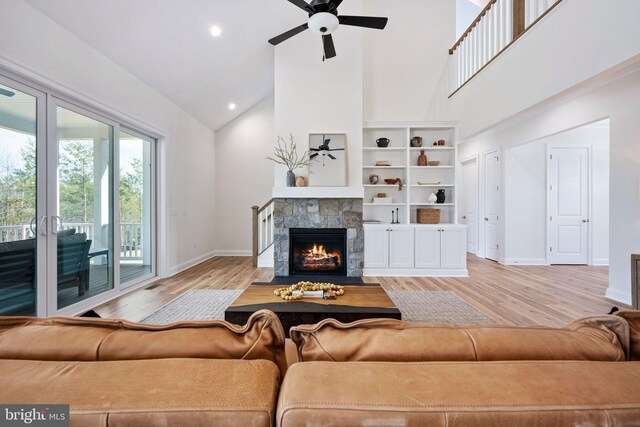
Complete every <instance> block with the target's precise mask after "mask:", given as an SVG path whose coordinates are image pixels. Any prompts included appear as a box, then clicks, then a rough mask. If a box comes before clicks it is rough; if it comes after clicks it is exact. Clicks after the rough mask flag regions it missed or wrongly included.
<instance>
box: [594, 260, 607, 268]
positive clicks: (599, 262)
mask: <svg viewBox="0 0 640 427" xmlns="http://www.w3.org/2000/svg"><path fill="white" fill-rule="evenodd" d="M591 265H593V266H594V267H608V266H609V258H594V259H593V262H592V263H591Z"/></svg>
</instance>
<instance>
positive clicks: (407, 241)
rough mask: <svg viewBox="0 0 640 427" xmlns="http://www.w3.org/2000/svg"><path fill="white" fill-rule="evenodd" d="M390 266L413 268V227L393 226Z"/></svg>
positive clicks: (391, 230) (390, 234) (391, 229)
mask: <svg viewBox="0 0 640 427" xmlns="http://www.w3.org/2000/svg"><path fill="white" fill-rule="evenodd" d="M389 267H391V268H413V227H391V228H390V231H389Z"/></svg>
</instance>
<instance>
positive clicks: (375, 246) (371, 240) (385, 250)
mask: <svg viewBox="0 0 640 427" xmlns="http://www.w3.org/2000/svg"><path fill="white" fill-rule="evenodd" d="M364 266H365V267H366V268H385V267H389V232H388V231H387V229H386V228H365V230H364Z"/></svg>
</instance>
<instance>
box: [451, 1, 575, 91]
mask: <svg viewBox="0 0 640 427" xmlns="http://www.w3.org/2000/svg"><path fill="white" fill-rule="evenodd" d="M560 2H562V0H490V1H489V3H487V5H486V6H485V8H484V9H482V12H480V14H479V15H478V17H477V18H476V19H475V20H474V21H473V22H472V23H471V25H470V26H469V28H468V29H467V31H465V32H464V34H462V36H461V37H460V39H458V41H457V42H456V44H454V45H453V47H452V48H451V49H449V54H451V55H452V74H453V75H452V86H453V87H452V94H451V95H452V96H453V94H455V93H456V92H457V91H458V90H459V89H460V88H462V87H463V86H464V85H465V84H466V83H467V82H468V81H469V80H471V79H472V78H473V77H474V76H475V75H476V74H478V73H479V72H480V71H482V69H484V68H485V67H486V66H487V65H489V63H491V61H493V60H494V59H495V58H497V57H498V56H499V55H500V54H501V53H502V52H503V51H504V50H506V49H507V48H508V47H509V46H510V45H511V44H513V42H515V41H516V40H517V39H518V38H519V37H520V36H522V35H523V34H524V33H525V32H526V31H527V30H529V29H530V28H531V27H532V26H533V25H535V24H536V23H537V22H538V21H539V20H540V19H542V18H543V17H544V16H545V15H546V14H547V13H549V12H550V11H551V10H552V9H553V8H554V7H556V6H557V5H558V4H559V3H560Z"/></svg>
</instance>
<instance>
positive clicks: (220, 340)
mask: <svg viewBox="0 0 640 427" xmlns="http://www.w3.org/2000/svg"><path fill="white" fill-rule="evenodd" d="M164 358H202V359H247V360H254V359H265V360H270V361H272V362H274V363H275V364H276V365H277V366H278V367H279V368H280V370H281V372H282V374H283V375H284V372H285V371H286V366H287V362H286V356H285V350H284V330H283V329H282V325H281V324H280V321H279V320H278V317H277V316H276V315H275V314H273V313H272V312H270V311H267V310H262V311H259V312H257V313H254V314H253V315H252V316H251V318H249V321H248V322H247V325H246V326H244V327H241V326H236V325H232V324H230V323H227V322H224V321H207V322H179V323H174V324H171V325H162V326H158V325H145V324H140V323H132V322H126V321H121V320H108V319H89V318H77V317H76V318H65V317H57V318H31V317H4V318H0V359H28V360H57V361H63V360H66V361H108V360H139V359H164Z"/></svg>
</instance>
